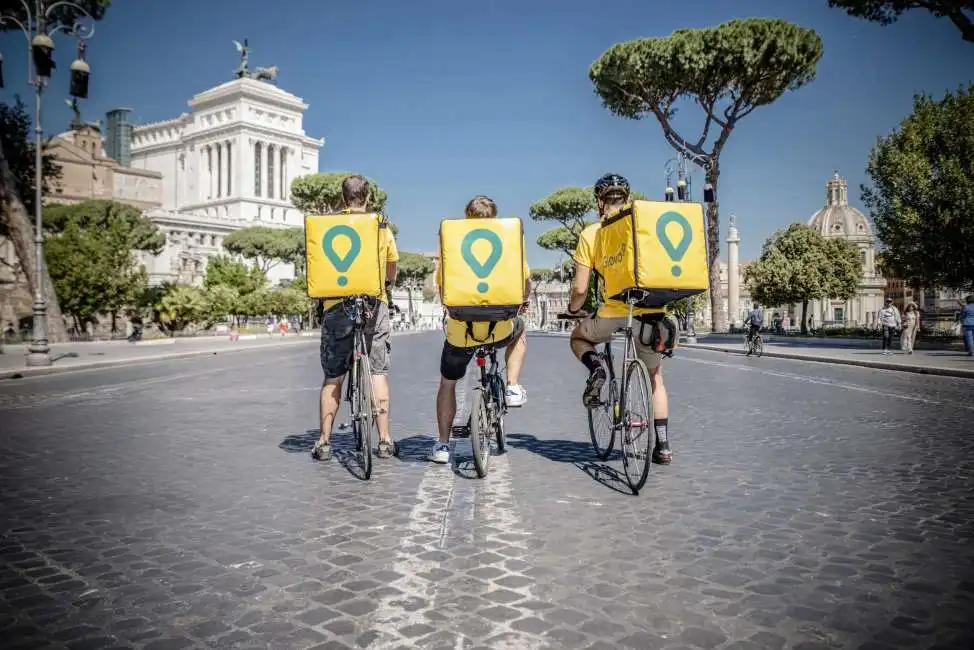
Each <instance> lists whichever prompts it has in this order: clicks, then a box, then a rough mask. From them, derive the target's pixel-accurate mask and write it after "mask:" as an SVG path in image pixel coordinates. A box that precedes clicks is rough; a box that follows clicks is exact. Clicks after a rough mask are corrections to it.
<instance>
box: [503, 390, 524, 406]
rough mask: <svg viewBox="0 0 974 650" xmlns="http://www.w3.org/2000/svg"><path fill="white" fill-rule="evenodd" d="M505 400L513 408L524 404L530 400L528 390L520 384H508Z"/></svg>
mask: <svg viewBox="0 0 974 650" xmlns="http://www.w3.org/2000/svg"><path fill="white" fill-rule="evenodd" d="M504 400H505V401H506V402H507V405H508V406H510V407H512V408H516V407H518V406H524V403H525V402H526V401H528V391H526V390H524V388H523V387H521V386H518V385H513V386H508V387H507V390H506V391H505V392H504Z"/></svg>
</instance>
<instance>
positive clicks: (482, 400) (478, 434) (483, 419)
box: [470, 386, 494, 478]
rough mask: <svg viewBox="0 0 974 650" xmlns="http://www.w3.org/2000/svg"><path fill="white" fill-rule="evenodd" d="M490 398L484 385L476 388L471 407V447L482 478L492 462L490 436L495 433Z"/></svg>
mask: <svg viewBox="0 0 974 650" xmlns="http://www.w3.org/2000/svg"><path fill="white" fill-rule="evenodd" d="M488 399H489V398H488V397H487V395H486V394H485V393H484V389H483V387H482V386H477V387H476V388H475V389H474V391H473V405H472V406H471V407H470V447H471V448H472V449H473V464H474V467H475V468H476V469H477V476H479V477H480V478H484V477H485V476H487V464H488V463H489V462H490V437H491V435H493V433H494V432H493V423H492V422H491V421H490V420H491V418H490V410H489V408H488V403H487V402H488Z"/></svg>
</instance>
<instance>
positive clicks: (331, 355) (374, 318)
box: [311, 176, 399, 460]
mask: <svg viewBox="0 0 974 650" xmlns="http://www.w3.org/2000/svg"><path fill="white" fill-rule="evenodd" d="M369 198H370V196H369V183H368V181H367V180H366V179H365V178H364V177H362V176H349V177H348V178H346V179H345V180H344V182H342V199H343V200H344V201H345V206H346V208H345V210H344V212H345V213H349V214H352V213H364V212H366V206H367V205H368V203H369ZM376 218H377V219H379V218H382V217H381V216H380V215H376ZM379 256H380V257H379V258H380V259H382V258H385V261H386V287H388V286H389V285H391V284H392V283H393V282H395V280H396V271H397V268H398V262H399V251H398V249H397V248H396V240H395V237H393V235H392V231H391V230H390V229H389V228H382V229H381V230H380V231H379ZM387 303H388V296H387V292H386V291H383V294H382V295H381V296H379V297H378V298H369V299H367V300H366V305H367V307H368V309H369V313H370V318H369V320H368V321H367V322H366V331H365V344H366V345H367V346H368V348H369V361H370V363H371V364H372V392H373V395H374V397H375V406H376V409H377V411H378V416H377V417H376V425H377V428H378V429H379V444H378V450H377V455H378V456H379V458H389V457H390V456H392V455H393V453H394V451H395V446H394V445H393V442H392V438H391V437H390V436H389V379H388V375H389V351H390V348H391V346H390V343H389V335H390V324H389V305H388V304H387ZM346 310H347V306H346V304H345V301H344V300H342V299H337V300H325V301H323V304H322V314H321V355H320V356H321V369H322V370H323V371H324V373H325V379H324V382H323V383H322V385H321V437H320V438H319V439H318V442H317V443H315V446H314V448H313V449H312V450H311V456H312V457H313V458H315V459H316V460H328V459H329V458H331V442H330V441H331V430H332V427H333V426H334V424H335V416H336V415H338V409H339V406H340V405H341V398H342V382H343V380H344V378H345V375H346V374H347V373H348V369H349V360H350V358H351V354H352V348H353V346H354V344H355V336H354V333H355V332H354V325H355V324H354V323H353V322H352V320H351V319H350V318H349V317H348V313H347V311H346Z"/></svg>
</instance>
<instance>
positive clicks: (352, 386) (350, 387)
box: [345, 296, 378, 480]
mask: <svg viewBox="0 0 974 650" xmlns="http://www.w3.org/2000/svg"><path fill="white" fill-rule="evenodd" d="M349 302H350V303H351V311H350V312H349V316H348V317H349V318H350V319H351V320H352V322H353V323H354V331H353V337H354V342H353V345H352V354H351V363H350V364H349V372H348V374H349V379H348V383H347V385H346V387H345V399H346V400H348V405H349V408H350V409H351V412H352V413H351V425H352V434H353V435H354V436H355V450H356V451H357V452H358V453H359V456H360V463H361V465H362V471H363V473H364V474H365V480H369V478H371V476H372V442H373V435H374V434H373V432H374V431H375V430H376V427H377V424H376V417H377V415H378V413H377V411H376V408H375V400H374V397H373V393H372V363H371V361H370V360H369V348H368V346H367V345H366V344H365V326H366V322H367V320H368V318H369V316H370V313H369V308H368V305H366V301H365V298H363V297H362V296H356V297H354V298H351V299H349Z"/></svg>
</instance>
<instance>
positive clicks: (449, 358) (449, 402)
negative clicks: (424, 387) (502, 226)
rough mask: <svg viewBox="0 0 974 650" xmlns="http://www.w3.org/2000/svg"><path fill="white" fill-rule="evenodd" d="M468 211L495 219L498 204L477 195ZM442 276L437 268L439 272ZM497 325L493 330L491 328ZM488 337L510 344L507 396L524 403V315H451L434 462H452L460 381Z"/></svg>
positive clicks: (469, 216) (527, 273) (438, 401)
mask: <svg viewBox="0 0 974 650" xmlns="http://www.w3.org/2000/svg"><path fill="white" fill-rule="evenodd" d="M464 213H465V215H466V217H467V219H495V218H496V217H497V205H496V204H495V203H494V201H493V199H491V198H490V197H487V196H477V197H474V198H473V199H471V201H470V202H469V203H468V204H467V207H466V209H465V210H464ZM434 277H436V278H437V279H438V278H439V273H438V272H437V273H436V274H435V276H434ZM524 278H525V284H524V301H525V303H526V302H527V300H528V296H529V295H530V293H531V271H530V270H529V269H528V265H527V262H526V261H525V263H524ZM437 289H438V290H439V292H440V301H441V302H442V300H443V287H437ZM491 325H493V330H491ZM484 341H487V342H489V343H491V344H493V346H494V347H495V348H507V350H506V353H505V358H506V362H507V391H506V393H505V399H506V402H507V405H508V406H512V407H514V406H524V403H525V402H526V401H527V398H528V397H527V391H525V390H524V388H523V387H522V386H521V385H520V384H519V383H518V381H519V380H520V377H521V368H522V367H523V366H524V357H525V355H526V354H527V337H526V334H525V330H524V321H523V320H522V319H521V317H520V316H518V317H517V318H514V319H513V320H508V321H500V322H498V323H493V324H492V323H471V324H470V329H469V330H468V329H467V323H465V322H463V321H458V320H454V319H452V318H447V320H446V340H445V341H443V352H442V353H441V355H440V387H439V389H438V390H437V391H436V424H437V429H438V434H439V440H437V442H435V443H434V444H433V448H432V449H431V450H430V453H429V460H431V461H432V462H434V463H448V462H450V430H451V429H452V428H453V418H454V417H456V414H457V391H456V389H457V382H458V381H459V380H461V379H463V376H464V375H465V374H466V372H467V365H468V364H469V363H470V360H471V359H473V356H474V353H475V352H476V350H477V347H478V346H480V345H483V343H484Z"/></svg>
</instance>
